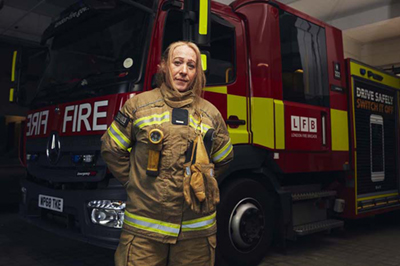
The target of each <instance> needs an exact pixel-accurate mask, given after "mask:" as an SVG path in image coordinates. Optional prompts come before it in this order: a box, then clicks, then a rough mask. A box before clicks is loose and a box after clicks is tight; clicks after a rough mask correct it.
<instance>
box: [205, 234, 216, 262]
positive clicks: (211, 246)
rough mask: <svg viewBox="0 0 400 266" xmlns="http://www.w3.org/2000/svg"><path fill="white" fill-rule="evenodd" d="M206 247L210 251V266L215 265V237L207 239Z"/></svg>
mask: <svg viewBox="0 0 400 266" xmlns="http://www.w3.org/2000/svg"><path fill="white" fill-rule="evenodd" d="M207 241H208V246H209V250H210V266H214V264H215V249H216V248H217V236H216V235H212V236H209V237H207Z"/></svg>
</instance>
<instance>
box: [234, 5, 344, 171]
mask: <svg viewBox="0 0 400 266" xmlns="http://www.w3.org/2000/svg"><path fill="white" fill-rule="evenodd" d="M278 5H279V7H280V9H282V10H283V11H286V12H289V13H291V14H293V15H295V16H298V17H301V18H303V19H305V20H308V21H310V22H312V23H314V24H317V25H318V26H320V27H323V28H325V33H326V44H327V50H328V51H327V59H328V75H329V77H328V82H329V87H331V86H333V85H334V86H337V87H340V88H343V89H344V92H336V91H332V90H329V94H330V95H329V96H330V108H329V107H321V106H312V105H306V104H299V103H295V102H291V101H283V104H284V120H285V121H284V124H285V149H284V150H283V151H282V150H276V151H274V152H279V159H276V160H275V161H276V163H277V164H278V165H279V167H280V169H281V170H282V171H283V172H284V173H299V172H319V171H342V170H343V164H345V163H346V162H348V161H349V153H348V152H342V151H332V150H331V130H332V129H331V117H330V115H331V114H330V109H337V110H341V111H347V95H346V90H345V88H346V82H345V72H344V71H345V67H344V59H343V46H342V34H341V31H340V30H338V29H336V28H333V27H332V26H329V25H327V24H326V23H324V22H321V21H319V20H317V19H314V18H312V17H310V16H308V15H306V14H303V13H301V12H299V11H297V10H294V9H292V8H290V7H288V6H286V5H283V4H278ZM231 6H232V8H233V9H234V10H235V11H236V12H237V13H238V14H239V15H240V16H241V18H242V19H243V21H244V22H245V25H246V36H247V44H248V51H249V52H248V53H249V62H250V65H251V67H250V73H249V77H250V91H251V97H265V98H272V99H275V100H283V92H282V71H281V70H282V64H281V50H280V30H279V10H278V8H276V7H274V6H273V5H270V4H268V1H250V0H243V1H236V2H234V3H233V4H231ZM334 63H339V64H340V73H341V75H340V78H339V79H337V78H335V77H334V73H335V71H334ZM323 116H324V119H325V120H322V117H323ZM293 120H294V121H295V122H296V121H297V120H298V121H299V122H300V121H303V122H305V121H306V120H308V122H310V123H311V122H315V123H316V128H315V131H314V130H311V129H310V130H311V131H314V132H309V131H310V130H296V127H295V126H294V127H293V125H292V123H293ZM323 121H324V123H325V125H324V127H325V128H324V130H325V138H326V139H325V140H326V141H325V143H323V141H322V138H323V137H322V123H323ZM257 122H258V121H256V123H257ZM260 122H261V123H262V121H260ZM307 125H308V124H307Z"/></svg>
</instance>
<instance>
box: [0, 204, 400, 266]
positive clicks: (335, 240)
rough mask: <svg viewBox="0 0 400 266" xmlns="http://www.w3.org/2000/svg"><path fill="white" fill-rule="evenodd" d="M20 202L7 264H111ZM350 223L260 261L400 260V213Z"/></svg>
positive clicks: (289, 265)
mask: <svg viewBox="0 0 400 266" xmlns="http://www.w3.org/2000/svg"><path fill="white" fill-rule="evenodd" d="M15 209H16V206H14V207H13V206H11V208H8V209H2V210H1V209H0V265H1V266H3V265H4V266H6V265H7V266H50V265H51V266H61V265H62V266H67V265H68V266H70V265H72V266H87V265H96V266H108V265H110V266H111V265H113V254H114V251H113V250H109V249H104V248H99V247H96V246H92V245H89V244H85V243H81V242H77V241H74V240H71V239H67V238H63V237H59V236H57V235H54V234H51V233H49V232H46V231H44V230H41V229H38V228H36V227H34V226H33V225H30V224H28V223H26V222H25V221H24V220H21V219H20V217H19V216H18V213H16V212H15ZM372 221H373V222H374V223H371V220H362V221H357V222H353V223H350V224H347V226H346V228H345V230H344V231H338V232H333V233H332V234H330V235H325V234H318V235H312V236H307V237H303V238H300V239H298V240H297V241H296V242H289V243H288V248H287V252H286V254H283V253H282V252H281V251H275V250H272V251H270V252H268V253H267V254H266V257H265V258H264V260H263V261H262V263H261V264H259V265H258V266H302V265H304V266H305V265H307V266H308V265H310V266H314V265H315V266H319V265H321V266H342V265H352V266H353V265H355V266H357V265H359V266H381V265H382V266H389V265H392V266H394V265H400V252H399V246H400V213H394V214H389V215H384V216H379V217H377V218H375V219H374V220H372Z"/></svg>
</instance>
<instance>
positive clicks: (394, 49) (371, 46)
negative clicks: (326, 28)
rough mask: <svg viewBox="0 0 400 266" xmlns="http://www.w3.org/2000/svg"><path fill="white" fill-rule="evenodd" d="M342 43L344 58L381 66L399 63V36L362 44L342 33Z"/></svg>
mask: <svg viewBox="0 0 400 266" xmlns="http://www.w3.org/2000/svg"><path fill="white" fill-rule="evenodd" d="M343 45H344V57H345V58H352V59H356V60H358V61H361V62H364V63H366V64H368V65H372V66H376V67H383V68H385V67H388V68H390V66H392V65H394V66H398V65H400V38H395V39H390V40H384V41H379V42H372V43H366V44H364V43H362V42H359V41H357V40H355V39H353V38H351V37H349V36H347V35H346V34H345V33H344V34H343Z"/></svg>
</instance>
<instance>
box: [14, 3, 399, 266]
mask: <svg viewBox="0 0 400 266" xmlns="http://www.w3.org/2000/svg"><path fill="white" fill-rule="evenodd" d="M182 39H183V40H190V41H193V42H195V43H197V44H198V46H199V47H200V48H201V51H202V62H203V68H204V70H205V71H206V76H207V86H206V88H204V97H205V98H206V99H208V100H209V101H210V102H211V103H213V104H214V105H215V106H217V108H218V109H219V111H220V112H221V114H222V116H223V117H224V119H225V120H226V124H227V126H228V129H229V133H230V137H231V140H232V143H233V144H234V153H235V158H234V161H233V163H232V165H231V167H230V169H229V170H228V172H226V173H225V174H224V175H223V176H220V177H219V178H218V182H219V186H220V190H221V202H220V204H219V208H218V212H217V223H218V247H217V254H218V260H219V261H220V262H221V263H227V264H228V265H235V264H237V265H257V263H258V262H259V261H260V260H261V259H262V258H263V257H264V256H265V254H266V252H267V250H268V248H269V247H270V245H271V243H272V241H273V240H274V243H276V244H277V245H280V246H283V247H284V245H285V241H286V240H288V239H290V240H294V239H296V238H297V237H299V236H303V235H307V234H312V233H316V232H321V231H327V230H328V231H329V230H332V229H335V228H341V227H343V223H344V222H343V220H344V219H355V218H360V217H367V216H373V215H376V214H379V213H383V212H388V211H391V210H394V209H398V208H399V206H400V196H399V189H400V187H399V174H400V173H399V168H398V167H397V162H398V153H399V137H398V136H399V126H398V125H399V122H400V121H399V109H398V106H399V88H400V81H399V79H398V78H397V77H395V76H392V75H389V74H387V73H385V72H382V71H380V70H378V69H375V68H373V67H371V66H368V65H365V64H363V63H360V62H357V61H354V60H349V59H347V60H345V59H344V57H343V45H342V33H341V31H340V30H339V29H337V28H334V27H332V26H330V25H327V24H326V23H324V22H321V21H319V20H317V19H315V18H312V17H310V16H308V15H306V14H303V13H301V12H298V11H296V10H294V9H292V8H290V7H289V6H286V5H283V4H281V3H278V2H275V1H268V0H257V1H256V0H238V1H235V2H233V3H231V4H230V5H229V6H228V5H224V4H221V3H217V2H212V1H209V0H199V1H187V0H186V1H183V0H182V1H178V0H110V1H97V0H87V1H79V2H78V3H76V4H75V5H73V6H71V7H70V8H68V9H67V10H65V11H64V12H63V13H62V14H60V17H59V18H58V19H57V20H56V21H54V22H53V23H52V24H51V25H50V26H49V27H48V29H47V30H46V31H45V32H44V34H43V38H42V43H43V44H47V46H48V47H49V48H48V58H47V67H46V70H45V72H44V74H43V76H42V79H41V81H40V84H39V86H38V91H37V93H36V95H35V97H34V98H33V100H32V101H31V103H30V107H31V111H30V112H29V114H28V116H27V121H26V129H25V136H26V139H25V142H24V145H25V146H24V147H25V151H26V153H25V154H24V156H23V158H24V164H25V166H26V169H27V176H26V178H25V179H24V180H23V181H22V183H21V185H22V192H23V193H22V196H23V199H22V203H21V213H22V215H23V216H24V217H26V218H27V219H29V220H30V221H31V222H33V223H35V224H37V225H39V226H41V227H43V228H46V229H47V230H53V231H55V232H58V233H60V234H64V235H67V236H69V237H74V238H76V239H80V240H83V241H87V242H90V243H94V244H97V245H102V246H106V247H115V246H116V244H117V242H118V239H119V234H120V228H121V225H122V222H123V218H124V207H125V203H124V201H125V198H126V194H125V190H124V188H123V187H122V186H121V184H119V183H118V181H117V180H116V179H115V178H114V177H113V176H112V175H111V173H110V172H109V171H107V168H106V165H105V163H104V161H103V160H102V158H101V156H100V146H101V143H100V137H101V135H102V134H103V133H104V131H105V130H106V129H107V127H108V126H109V125H110V123H111V122H112V121H113V119H114V116H115V115H116V114H117V112H118V110H119V109H120V108H121V107H122V105H123V104H124V102H125V101H126V100H127V99H129V98H131V97H135V95H137V94H138V93H140V92H142V91H147V90H151V89H152V88H154V77H155V74H156V72H157V64H158V63H159V62H160V59H161V54H162V52H163V51H164V50H165V48H166V47H167V46H168V45H169V44H170V43H172V42H174V41H178V40H182ZM17 57H18V56H15V57H14V61H15V60H16V59H15V58H17ZM16 65H17V64H15V62H14V64H13V72H12V75H13V77H12V78H13V81H14V82H15V83H16V86H15V88H13V89H11V91H10V92H11V94H10V100H11V101H14V102H18V101H20V99H22V97H23V95H24V93H26V92H24V87H23V86H22V85H21V84H22V81H21V82H20V80H19V79H18V76H19V75H18V71H19V70H18V68H17V67H16ZM18 84H20V85H19V86H18Z"/></svg>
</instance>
